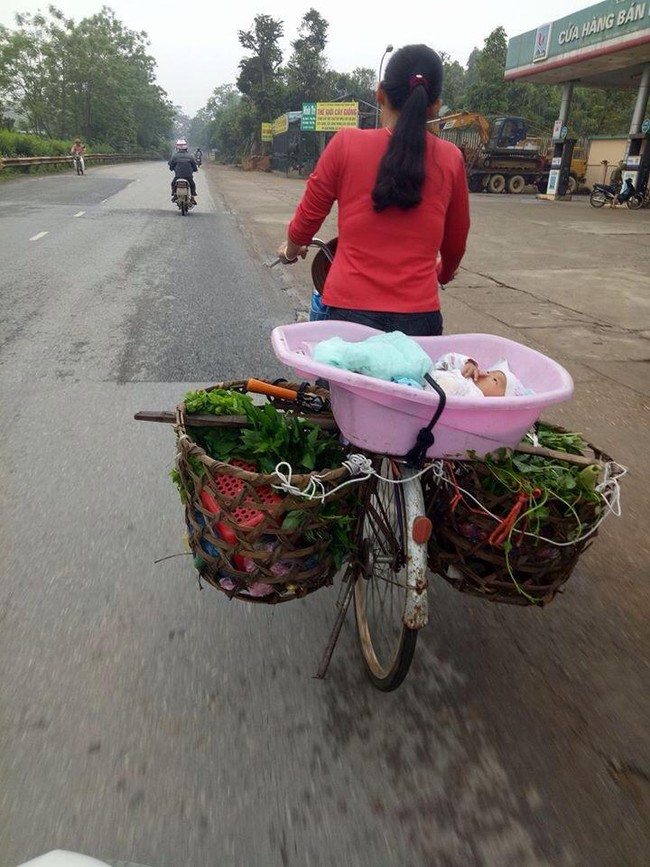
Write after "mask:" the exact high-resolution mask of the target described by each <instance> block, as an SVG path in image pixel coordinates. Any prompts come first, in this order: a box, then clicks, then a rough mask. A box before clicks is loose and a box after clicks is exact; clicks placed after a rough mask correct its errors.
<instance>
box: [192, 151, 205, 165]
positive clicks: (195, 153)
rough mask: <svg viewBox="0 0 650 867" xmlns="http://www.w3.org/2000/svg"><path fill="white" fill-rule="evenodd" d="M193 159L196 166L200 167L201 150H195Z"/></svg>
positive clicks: (201, 160)
mask: <svg viewBox="0 0 650 867" xmlns="http://www.w3.org/2000/svg"><path fill="white" fill-rule="evenodd" d="M194 159H195V160H196V164H197V166H200V165H201V163H202V162H203V151H202V150H201V148H197V149H196V150H195V151H194Z"/></svg>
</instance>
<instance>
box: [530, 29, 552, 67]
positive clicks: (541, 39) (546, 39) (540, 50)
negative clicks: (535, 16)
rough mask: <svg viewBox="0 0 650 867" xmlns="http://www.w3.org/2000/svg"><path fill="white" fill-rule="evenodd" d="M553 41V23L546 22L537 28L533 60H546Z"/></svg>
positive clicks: (535, 61)
mask: <svg viewBox="0 0 650 867" xmlns="http://www.w3.org/2000/svg"><path fill="white" fill-rule="evenodd" d="M550 41H551V25H550V24H544V25H542V27H538V28H537V33H536V35H535V53H534V54H533V62H534V63H537V62H538V61H539V60H546V58H547V57H548V46H549V43H550Z"/></svg>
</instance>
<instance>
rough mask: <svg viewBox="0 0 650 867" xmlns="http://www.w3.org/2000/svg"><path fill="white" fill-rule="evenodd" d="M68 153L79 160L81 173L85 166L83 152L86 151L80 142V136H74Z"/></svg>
mask: <svg viewBox="0 0 650 867" xmlns="http://www.w3.org/2000/svg"><path fill="white" fill-rule="evenodd" d="M70 153H71V154H72V156H73V158H74V159H75V160H79V164H80V166H81V174H83V173H84V171H85V168H86V167H85V165H84V154H85V153H86V145H84V144H82V143H81V139H80V138H76V139H75V140H74V144H73V145H72V147H71V148H70Z"/></svg>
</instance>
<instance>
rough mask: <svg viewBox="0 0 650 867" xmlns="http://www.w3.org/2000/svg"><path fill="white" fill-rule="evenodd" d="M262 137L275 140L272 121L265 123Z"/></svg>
mask: <svg viewBox="0 0 650 867" xmlns="http://www.w3.org/2000/svg"><path fill="white" fill-rule="evenodd" d="M260 138H261V139H262V141H273V124H272V123H263V124H262V131H261V134H260Z"/></svg>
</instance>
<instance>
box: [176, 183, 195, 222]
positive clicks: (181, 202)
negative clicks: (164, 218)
mask: <svg viewBox="0 0 650 867" xmlns="http://www.w3.org/2000/svg"><path fill="white" fill-rule="evenodd" d="M174 201H175V202H176V206H177V207H178V209H179V211H180V212H181V216H182V217H184V216H185V214H187V213H188V212H189V211H191V210H192V208H193V207H194V205H195V202H194V201H193V199H192V193H191V192H190V182H189V181H188V180H186V179H185V178H176V188H175V191H174Z"/></svg>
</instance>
